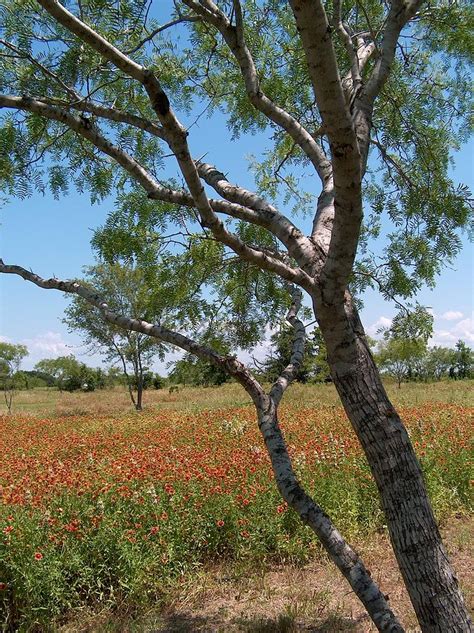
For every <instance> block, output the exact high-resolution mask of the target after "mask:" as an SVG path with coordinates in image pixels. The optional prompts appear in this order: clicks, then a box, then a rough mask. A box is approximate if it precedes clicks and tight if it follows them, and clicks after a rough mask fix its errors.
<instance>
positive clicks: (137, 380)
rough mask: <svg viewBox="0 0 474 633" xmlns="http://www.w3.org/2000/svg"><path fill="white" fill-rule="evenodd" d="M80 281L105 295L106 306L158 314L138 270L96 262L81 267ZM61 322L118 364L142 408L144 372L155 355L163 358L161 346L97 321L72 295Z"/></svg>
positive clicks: (149, 317) (138, 407) (155, 301)
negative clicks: (93, 264)
mask: <svg viewBox="0 0 474 633" xmlns="http://www.w3.org/2000/svg"><path fill="white" fill-rule="evenodd" d="M84 273H85V278H84V283H85V284H86V285H91V286H92V287H93V288H94V289H95V290H96V291H97V292H99V293H100V294H101V295H102V296H104V297H107V302H108V304H109V306H110V307H112V308H115V309H120V310H121V311H122V312H125V313H126V314H128V315H130V316H135V317H137V316H140V317H142V318H144V319H146V320H148V321H150V320H151V321H153V320H155V319H156V318H158V317H159V316H160V315H161V313H162V310H161V306H160V303H161V302H160V301H159V298H157V297H156V293H154V292H153V289H150V286H149V283H148V280H147V277H146V275H145V274H144V272H143V271H142V270H141V269H137V268H133V267H131V266H129V265H128V266H127V265H124V264H122V265H118V264H96V265H95V266H88V267H86V269H85V270H84ZM64 322H65V323H66V324H67V325H68V327H69V329H70V330H72V331H76V332H77V333H78V334H80V335H81V336H82V339H83V341H84V343H85V345H87V347H88V350H89V351H90V352H92V351H94V352H99V353H101V354H103V355H104V357H105V359H106V360H107V361H108V362H112V363H115V364H117V363H118V364H119V366H120V367H121V368H122V370H123V373H124V376H125V380H126V382H127V388H128V393H129V395H130V400H131V401H132V404H133V406H134V407H135V409H136V410H137V411H141V410H142V405H143V388H144V375H145V373H146V372H147V371H148V369H149V364H150V363H151V361H152V360H153V358H154V357H155V356H158V357H160V358H163V354H164V349H163V346H162V345H161V346H160V345H157V344H156V341H154V340H153V339H150V337H148V336H145V335H143V334H142V333H140V332H131V331H130V330H124V329H123V328H117V327H113V326H111V325H109V324H108V323H104V322H102V321H100V320H97V315H96V311H95V310H94V308H93V306H91V305H90V304H89V303H88V302H87V301H83V300H81V298H80V297H77V296H76V297H74V299H73V300H72V302H71V304H70V305H69V306H68V307H67V308H66V311H65V318H64Z"/></svg>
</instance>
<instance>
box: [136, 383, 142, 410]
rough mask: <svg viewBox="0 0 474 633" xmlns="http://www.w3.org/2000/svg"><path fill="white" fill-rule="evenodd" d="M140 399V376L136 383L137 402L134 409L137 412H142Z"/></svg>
mask: <svg viewBox="0 0 474 633" xmlns="http://www.w3.org/2000/svg"><path fill="white" fill-rule="evenodd" d="M142 398H143V379H142V377H141V376H140V377H139V378H138V383H137V402H136V404H135V409H136V410H137V411H141V410H142V408H143V407H142Z"/></svg>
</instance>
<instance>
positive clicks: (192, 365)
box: [169, 331, 230, 387]
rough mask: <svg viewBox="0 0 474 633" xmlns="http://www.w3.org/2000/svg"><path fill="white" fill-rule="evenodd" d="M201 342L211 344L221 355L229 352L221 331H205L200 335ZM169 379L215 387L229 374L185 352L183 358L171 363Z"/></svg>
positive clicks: (174, 381) (179, 382) (224, 380)
mask: <svg viewBox="0 0 474 633" xmlns="http://www.w3.org/2000/svg"><path fill="white" fill-rule="evenodd" d="M201 343H202V344H204V345H209V346H212V349H214V350H216V351H217V352H218V353H219V354H221V355H226V354H228V353H229V346H228V344H227V343H226V341H225V337H224V335H223V334H222V333H221V334H216V333H214V332H213V333H211V332H209V331H207V332H205V333H204V334H203V335H201ZM169 380H170V382H172V383H174V384H180V385H194V386H203V387H212V386H214V387H217V386H219V385H223V384H224V383H225V382H227V381H228V380H230V376H229V374H228V372H226V371H225V370H223V369H222V368H221V367H218V366H216V365H211V364H209V363H208V362H206V361H205V360H202V359H201V358H196V356H194V355H193V354H190V353H187V354H185V355H184V357H183V358H181V359H180V360H178V361H176V362H174V363H172V365H171V371H170V374H169Z"/></svg>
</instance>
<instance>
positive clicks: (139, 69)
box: [38, 0, 313, 288]
mask: <svg viewBox="0 0 474 633" xmlns="http://www.w3.org/2000/svg"><path fill="white" fill-rule="evenodd" d="M38 2H39V3H40V4H41V6H42V7H44V8H45V9H46V10H47V11H48V13H50V14H51V15H52V16H53V17H54V18H55V19H56V20H57V21H58V22H59V23H60V24H62V25H63V26H64V27H65V28H67V29H68V30H69V31H71V32H72V33H74V34H75V35H77V36H78V37H79V38H80V39H82V40H83V41H84V42H86V43H87V44H89V45H90V46H91V47H92V48H93V49H94V50H96V51H97V52H98V53H99V54H100V55H102V56H103V57H104V58H105V59H107V60H109V61H110V62H112V63H113V64H114V65H115V66H117V68H120V70H122V71H123V72H125V73H126V74H127V75H129V76H130V77H132V78H134V79H136V80H137V81H139V82H140V83H141V84H142V85H143V87H144V88H145V90H146V92H147V93H148V96H149V98H150V102H151V105H152V107H153V109H154V110H155V112H156V114H157V116H158V119H159V120H160V123H161V125H162V126H163V129H164V132H165V135H166V140H167V143H168V145H169V146H170V148H171V150H172V151H173V153H174V155H175V157H176V160H177V162H178V165H179V168H180V170H181V173H182V174H183V177H184V179H185V181H186V184H187V185H188V188H189V192H190V194H191V196H192V197H193V200H194V203H195V207H196V209H197V210H198V212H199V215H200V217H201V224H202V226H203V227H206V228H209V229H210V230H211V232H212V233H213V235H214V237H215V238H216V239H217V240H218V241H219V242H222V243H223V244H225V245H226V246H228V247H229V248H231V249H232V250H233V251H234V252H235V253H237V254H238V255H239V256H240V257H242V259H245V260H247V261H249V262H251V263H253V264H255V265H256V266H259V267H260V268H263V269H264V270H271V271H273V272H276V273H277V274H279V275H280V276H281V277H282V278H283V279H286V280H287V281H291V282H293V283H296V284H297V285H302V287H305V288H310V287H311V286H312V283H313V282H312V280H311V278H310V277H309V276H308V275H307V274H306V273H304V272H303V271H302V270H293V269H291V268H290V267H289V266H286V265H285V264H283V263H282V262H279V261H277V260H274V259H272V258H271V257H268V256H267V255H265V254H262V253H260V252H257V251H255V250H254V249H252V248H250V247H249V246H247V245H246V244H245V243H244V242H243V241H242V240H240V239H239V238H238V237H237V236H236V235H234V234H232V233H230V232H229V231H227V229H226V228H225V227H224V225H223V223H222V221H221V220H220V219H219V218H218V217H217V215H216V214H215V212H214V210H213V208H212V207H211V205H210V203H209V200H208V198H207V195H206V192H205V190H204V187H203V186H202V183H201V179H200V177H199V174H198V172H197V169H196V165H195V164H194V161H193V159H192V157H191V154H190V151H189V147H188V143H187V140H186V137H187V132H186V130H185V129H184V127H183V126H182V125H181V124H180V123H179V121H178V119H177V118H176V116H175V115H174V113H173V111H172V110H171V107H170V103H169V100H168V97H167V95H166V94H165V92H164V91H163V89H162V87H161V85H160V82H159V81H158V79H157V78H156V76H155V75H154V73H153V72H152V71H151V70H149V69H146V68H144V67H143V66H140V65H139V64H137V63H135V62H134V61H132V60H131V59H130V58H129V57H127V55H124V54H123V53H121V52H120V51H119V50H118V49H117V48H115V46H113V45H112V44H110V42H108V41H107V40H105V39H104V38H103V37H102V36H101V35H99V34H98V33H96V32H95V31H94V30H93V29H91V28H90V27H89V26H87V25H86V24H84V23H83V22H81V20H79V19H78V18H76V17H75V16H74V15H73V14H72V13H70V12H69V11H67V9H65V8H64V7H63V6H62V5H61V4H60V3H59V2H57V0H38ZM132 160H133V159H132ZM141 169H143V168H141ZM147 176H148V174H147ZM148 180H150V177H149V176H148V178H147V181H148ZM147 185H148V182H147ZM146 190H147V191H148V193H149V196H150V197H154V195H153V192H152V191H150V188H148V189H146ZM150 194H151V195H150ZM161 194H162V192H159V191H158V196H157V197H159V199H162V198H161V197H160V195H161Z"/></svg>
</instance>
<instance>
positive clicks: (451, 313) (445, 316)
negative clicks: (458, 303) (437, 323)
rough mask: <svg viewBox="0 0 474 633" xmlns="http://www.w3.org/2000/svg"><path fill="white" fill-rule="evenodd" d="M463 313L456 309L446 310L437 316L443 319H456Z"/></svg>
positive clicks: (461, 316) (460, 317)
mask: <svg viewBox="0 0 474 633" xmlns="http://www.w3.org/2000/svg"><path fill="white" fill-rule="evenodd" d="M463 316H464V314H463V313H462V312H459V311H458V310H448V311H447V312H445V313H444V314H442V315H441V316H440V317H439V318H440V319H444V320H445V321H458V320H459V319H462V318H463Z"/></svg>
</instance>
